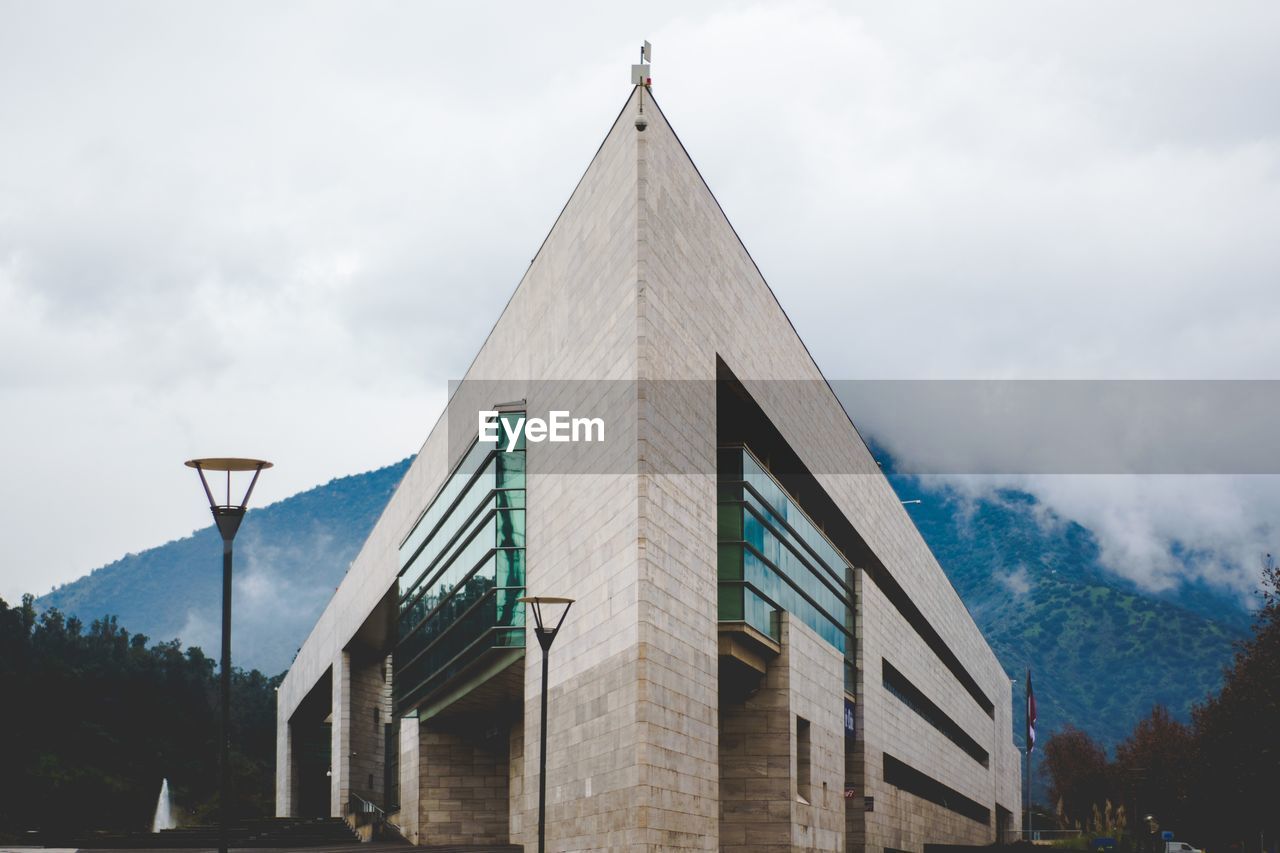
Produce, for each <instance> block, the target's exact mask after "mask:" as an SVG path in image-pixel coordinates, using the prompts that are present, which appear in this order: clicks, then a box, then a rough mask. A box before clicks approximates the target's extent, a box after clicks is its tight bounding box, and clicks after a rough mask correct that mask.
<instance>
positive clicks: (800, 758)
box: [796, 717, 812, 803]
mask: <svg viewBox="0 0 1280 853" xmlns="http://www.w3.org/2000/svg"><path fill="white" fill-rule="evenodd" d="M809 751H810V745H809V721H808V720H806V719H805V718H804V717H796V795H797V796H798V797H799V798H800V799H801V800H803V801H804V802H806V803H808V802H811V801H812V798H811V797H810V796H809Z"/></svg>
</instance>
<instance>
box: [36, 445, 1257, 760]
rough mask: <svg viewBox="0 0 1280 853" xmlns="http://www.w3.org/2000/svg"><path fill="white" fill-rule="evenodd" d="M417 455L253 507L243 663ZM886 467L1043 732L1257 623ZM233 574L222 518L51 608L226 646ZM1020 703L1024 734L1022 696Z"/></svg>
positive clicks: (1178, 673)
mask: <svg viewBox="0 0 1280 853" xmlns="http://www.w3.org/2000/svg"><path fill="white" fill-rule="evenodd" d="M877 457H879V458H883V457H885V454H882V453H877ZM409 461H410V460H408V459H406V460H404V461H401V462H399V463H397V464H395V465H391V466H388V467H386V468H381V469H379V470H377V471H371V472H369V473H366V474H358V475H355V476H352V477H344V478H342V479H338V480H333V481H332V482H330V483H327V484H325V485H323V486H320V487H318V488H315V489H312V490H310V491H307V492H303V493H301V494H298V495H295V496H294V497H291V498H289V499H287V500H283V501H280V502H278V503H276V504H273V505H271V506H268V507H265V508H263V509H259V510H253V511H251V512H250V513H249V514H248V516H247V518H246V519H245V523H244V528H243V530H242V532H241V533H240V535H239V537H238V538H237V539H236V599H235V607H236V609H235V633H234V640H235V647H234V649H233V654H234V658H235V661H236V663H237V665H240V666H244V667H257V668H259V669H261V670H263V671H265V672H268V673H277V672H280V671H281V670H283V669H285V668H286V667H288V665H289V664H290V662H291V661H292V659H293V655H294V654H295V652H296V649H297V648H298V646H299V645H301V643H302V641H303V640H304V639H305V638H306V635H307V633H308V632H309V631H310V629H311V626H312V625H313V624H314V623H315V620H316V618H317V617H318V616H319V614H320V611H321V610H322V609H323V608H324V606H325V604H326V602H328V600H329V597H330V595H331V594H332V592H333V590H334V588H335V587H336V586H337V584H338V583H339V582H340V581H341V579H342V576H343V574H344V573H345V571H346V569H347V566H348V565H349V564H350V562H351V560H352V559H353V558H354V557H355V555H356V552H357V551H358V550H359V547H360V545H361V543H362V542H363V541H364V539H365V537H366V536H367V535H368V532H369V530H370V529H371V528H372V527H373V524H374V522H375V521H376V520H377V517H378V515H379V513H380V512H381V511H382V508H383V507H384V506H385V505H386V502H387V500H388V499H389V498H390V497H391V493H392V492H393V491H394V490H395V487H396V485H397V484H398V483H399V481H400V478H401V477H402V476H403V474H404V472H405V470H406V469H407V467H408V464H409ZM886 472H887V473H888V475H889V478H890V482H892V483H893V485H894V488H896V489H897V490H898V492H899V494H901V495H903V496H904V497H909V498H922V499H923V502H922V503H921V504H918V505H916V504H913V505H910V507H909V511H910V512H911V514H912V517H913V518H914V520H915V521H916V524H917V525H918V526H919V528H920V532H921V533H922V534H923V536H924V538H925V541H927V542H928V543H929V546H930V547H931V548H932V549H933V552H934V553H935V554H936V555H937V557H938V560H939V562H941V564H942V566H943V568H944V569H945V570H946V572H947V574H948V576H949V577H950V578H951V582H952V583H953V584H954V585H955V587H956V589H957V591H958V592H959V593H960V596H961V597H962V598H963V599H964V601H965V603H966V605H967V606H968V608H969V611H970V613H972V614H973V617H974V620H975V621H976V622H977V623H978V626H979V627H980V628H981V629H982V630H983V632H984V633H985V634H986V636H987V639H988V641H989V642H990V643H991V645H992V648H994V649H995V651H996V654H997V655H998V656H999V657H1000V660H1001V661H1002V662H1003V663H1004V665H1005V668H1006V670H1007V671H1008V673H1009V675H1010V677H1011V678H1016V679H1018V680H1019V683H1020V682H1021V679H1022V677H1023V675H1024V673H1025V670H1026V667H1027V666H1031V667H1032V668H1033V670H1034V673H1035V683H1036V695H1037V700H1038V702H1039V710H1040V726H1039V729H1040V732H1041V738H1042V741H1043V738H1045V737H1047V736H1048V734H1049V733H1052V732H1053V731H1055V730H1057V729H1059V728H1061V726H1063V725H1065V724H1067V723H1072V724H1074V725H1076V726H1078V727H1079V728H1082V729H1084V730H1085V731H1088V732H1089V733H1091V734H1092V735H1094V736H1095V737H1097V738H1098V739H1100V740H1101V741H1102V742H1104V743H1106V744H1107V745H1109V746H1111V745H1114V744H1115V743H1116V742H1118V741H1119V740H1121V739H1123V738H1124V737H1125V736H1126V735H1127V734H1128V733H1129V732H1130V730H1131V729H1132V728H1133V725H1134V723H1135V722H1136V721H1137V720H1138V719H1139V718H1140V717H1141V716H1142V715H1144V714H1145V713H1146V712H1147V711H1149V710H1150V708H1151V706H1152V705H1153V704H1155V703H1162V704H1164V705H1166V706H1168V707H1169V709H1170V711H1172V712H1173V713H1174V714H1175V715H1176V716H1178V717H1180V718H1183V719H1185V718H1186V717H1187V715H1188V711H1189V709H1190V707H1191V705H1192V704H1193V703H1194V702H1197V701H1199V700H1201V699H1203V698H1204V697H1205V696H1206V695H1207V694H1208V693H1209V692H1211V691H1215V690H1216V689H1217V688H1218V686H1219V685H1220V683H1221V668H1222V667H1223V665H1225V664H1226V663H1227V662H1228V660H1229V659H1230V656H1231V650H1232V648H1231V647H1232V643H1233V642H1234V641H1235V640H1237V639H1239V638H1241V637H1243V636H1245V634H1246V633H1247V631H1248V625H1249V617H1248V614H1247V613H1245V611H1244V610H1242V609H1241V608H1240V607H1239V606H1238V605H1237V604H1235V603H1233V602H1231V601H1230V600H1229V599H1226V598H1223V597H1220V596H1215V595H1212V594H1211V593H1210V592H1209V591H1207V590H1190V591H1187V590H1184V591H1182V592H1179V593H1175V594H1174V595H1172V596H1166V597H1155V596H1152V595H1149V594H1146V593H1144V592H1143V591H1142V590H1140V589H1138V588H1136V587H1134V586H1133V585H1132V584H1131V583H1129V582H1126V581H1124V580H1122V579H1120V578H1119V577H1118V576H1117V575H1115V574H1114V573H1112V572H1109V571H1107V570H1106V569H1105V568H1104V567H1103V566H1102V565H1101V563H1100V562H1099V557H1098V548H1097V543H1096V542H1095V541H1094V539H1093V538H1092V536H1091V535H1090V533H1089V531H1087V530H1086V529H1084V528H1082V527H1080V526H1079V525H1076V524H1071V523H1066V522H1055V523H1048V524H1047V523H1046V522H1045V518H1046V514H1045V513H1044V512H1038V511H1037V504H1036V501H1035V499H1034V498H1033V497H1032V496H1030V495H1027V494H1023V493H1019V492H1012V491H1010V492H1002V493H1000V494H998V495H996V496H994V497H992V498H990V499H986V500H980V501H976V502H973V501H966V500H962V499H961V498H959V497H957V496H955V495H954V494H952V493H950V492H949V491H948V490H946V489H945V488H930V489H926V488H924V487H922V485H921V483H920V482H918V481H916V480H914V479H912V478H910V477H905V476H900V475H898V474H895V473H894V472H893V469H892V465H891V462H890V463H888V464H887V465H886ZM220 568H221V551H220V548H219V543H218V537H217V533H216V532H215V531H214V529H213V528H212V527H209V528H207V529H205V530H201V531H198V532H197V533H195V534H194V535H192V536H190V537H187V538H186V539H180V540H177V541H175V542H170V543H168V544H166V545H162V546H160V547H159V548H153V549H151V550H148V551H144V552H142V553H140V554H130V555H128V556H126V557H125V558H123V559H121V560H117V561H116V562H114V563H111V564H110V565H107V566H103V567H102V568H100V569H97V570H95V571H94V572H93V573H91V574H90V575H88V576H87V577H84V578H81V579H80V580H78V581H75V582H74V583H71V584H68V585H66V586H64V587H62V588H60V589H58V590H56V591H54V592H52V593H50V594H49V595H46V596H44V597H43V598H41V599H39V601H38V604H39V606H40V607H42V608H47V607H57V608H59V609H60V610H62V611H64V612H67V613H74V614H76V615H78V616H80V617H81V618H82V619H83V620H86V621H88V620H91V619H93V618H96V617H99V616H102V615H103V614H107V613H111V614H115V615H116V616H118V617H119V620H120V623H121V624H122V625H127V626H129V628H130V629H131V630H133V631H138V632H142V633H145V634H148V635H149V636H151V637H152V638H153V639H158V640H167V639H171V638H174V637H180V638H181V639H182V640H183V641H184V642H185V643H187V644H191V645H199V646H202V647H203V648H205V649H206V650H214V649H216V648H217V644H218V636H219V635H218V630H219V627H218V626H219V624H220V622H219V613H220V600H221V599H220V596H221V592H220V582H221V581H220V574H221V572H220ZM1013 689H1014V690H1015V691H1020V690H1021V687H1020V684H1019V686H1017V687H1014V688H1013ZM1014 704H1015V708H1017V709H1018V712H1017V713H1015V717H1016V718H1017V719H1016V720H1015V731H1017V732H1020V731H1021V727H1022V720H1021V714H1020V709H1021V700H1020V698H1019V699H1015V703H1014ZM1017 738H1018V741H1019V742H1020V741H1021V735H1020V734H1019V735H1018V736H1017Z"/></svg>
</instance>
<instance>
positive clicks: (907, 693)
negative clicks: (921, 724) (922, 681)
mask: <svg viewBox="0 0 1280 853" xmlns="http://www.w3.org/2000/svg"><path fill="white" fill-rule="evenodd" d="M880 669H881V674H882V676H883V679H884V689H885V690H887V691H889V692H890V693H892V694H893V695H894V696H896V697H898V699H899V701H901V702H902V704H904V705H906V706H907V707H908V708H910V709H911V710H913V711H915V712H916V713H917V714H919V715H920V716H921V717H923V718H924V720H925V722H927V723H928V724H929V725H931V726H933V727H934V728H935V729H937V730H938V731H940V732H942V733H943V734H944V735H946V737H947V739H948V740H950V741H951V742H952V743H954V744H955V745H956V746H958V747H960V748H961V749H963V750H964V751H965V753H967V754H968V756H969V757H970V758H972V759H973V760H974V761H976V762H978V763H979V764H981V765H982V766H983V767H989V766H990V761H991V757H990V755H988V754H987V751H986V750H985V749H983V748H982V747H981V746H980V745H979V744H978V742H977V741H976V740H974V739H973V738H971V737H970V736H969V735H968V733H967V732H965V730H964V729H962V728H960V724H959V723H957V722H956V721H955V720H953V719H951V718H950V717H948V716H947V715H946V714H945V713H944V712H943V710H942V709H941V708H939V707H938V706H937V705H935V704H933V702H931V701H930V700H929V697H928V696H925V695H924V693H923V692H921V691H920V688H918V687H916V686H915V685H914V684H912V683H911V682H910V681H908V680H907V677H906V676H905V675H903V674H902V673H901V672H899V671H898V670H897V669H896V668H895V667H894V665H893V664H891V663H889V662H888V661H887V660H885V659H884V658H880Z"/></svg>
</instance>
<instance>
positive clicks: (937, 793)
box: [884, 752, 991, 826]
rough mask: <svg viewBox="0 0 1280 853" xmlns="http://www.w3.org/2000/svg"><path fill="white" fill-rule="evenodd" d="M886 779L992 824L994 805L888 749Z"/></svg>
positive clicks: (977, 820) (895, 785) (947, 807)
mask: <svg viewBox="0 0 1280 853" xmlns="http://www.w3.org/2000/svg"><path fill="white" fill-rule="evenodd" d="M884 781H885V782H887V783H888V784H890V785H892V786H893V787H895V788H901V789H902V790H904V791H906V792H907V793H908V794H914V795H916V796H917V797H919V798H920V799H922V800H928V801H929V802H931V803H934V804H936V805H939V806H942V807H943V808H944V809H947V810H948V811H953V812H955V813H956V814H958V815H962V816H964V817H967V818H969V820H972V821H976V822H978V823H981V824H983V825H984V826H990V825H991V809H989V808H987V807H986V806H984V805H982V803H978V802H975V801H973V800H971V799H969V798H968V797H966V796H965V795H964V794H962V793H960V792H959V791H956V790H953V789H951V788H948V787H947V786H946V785H944V784H942V783H941V782H939V781H938V780H937V779H934V778H933V777H932V776H926V775H925V774H924V773H921V772H920V771H919V770H917V769H915V768H914V767H911V766H909V765H907V764H903V763H902V762H901V761H899V760H898V759H896V758H894V757H893V756H892V755H889V754H888V753H887V752H886V753H885V755H884Z"/></svg>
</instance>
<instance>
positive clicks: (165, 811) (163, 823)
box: [151, 779, 175, 832]
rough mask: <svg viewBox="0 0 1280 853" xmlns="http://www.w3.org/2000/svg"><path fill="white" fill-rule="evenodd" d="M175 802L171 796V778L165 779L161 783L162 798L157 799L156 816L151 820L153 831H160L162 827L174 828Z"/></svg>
mask: <svg viewBox="0 0 1280 853" xmlns="http://www.w3.org/2000/svg"><path fill="white" fill-rule="evenodd" d="M174 826H175V824H174V822H173V803H172V802H171V801H170V797H169V780H168V779H165V780H164V781H162V782H161V783H160V799H158V800H156V816H155V819H154V820H152V821H151V831H152V832H159V831H160V830H162V829H173V828H174Z"/></svg>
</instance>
